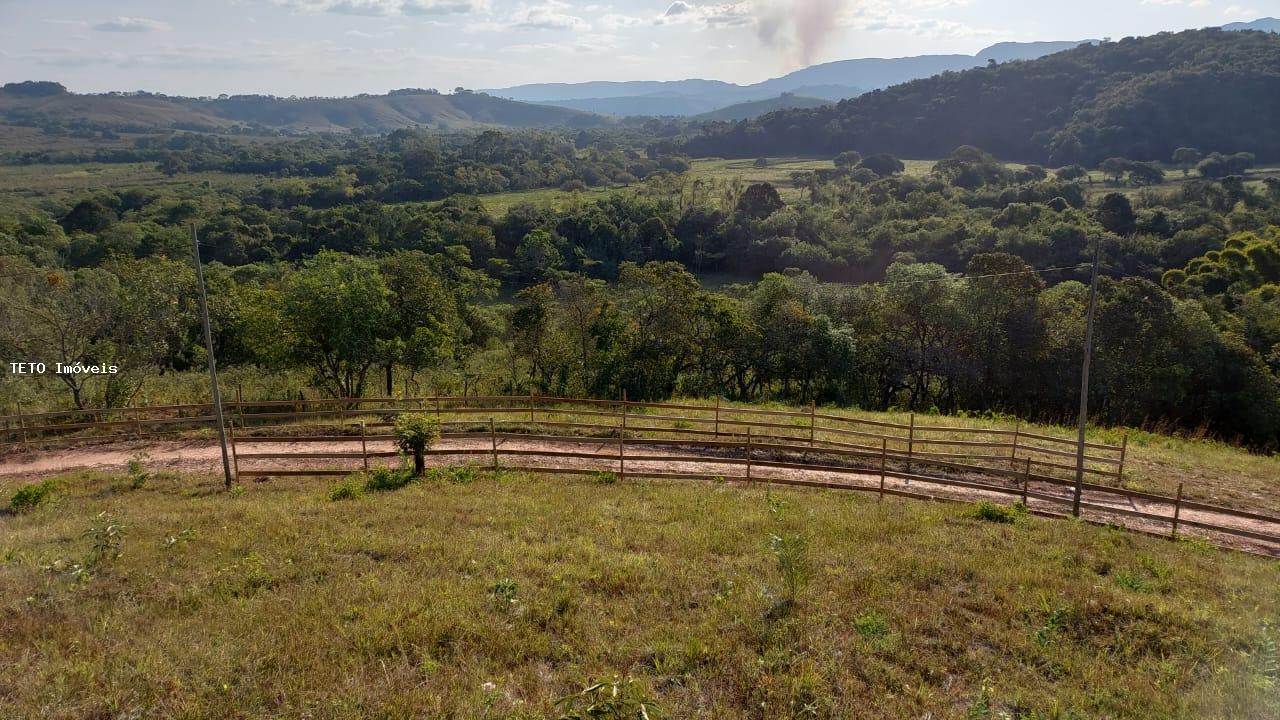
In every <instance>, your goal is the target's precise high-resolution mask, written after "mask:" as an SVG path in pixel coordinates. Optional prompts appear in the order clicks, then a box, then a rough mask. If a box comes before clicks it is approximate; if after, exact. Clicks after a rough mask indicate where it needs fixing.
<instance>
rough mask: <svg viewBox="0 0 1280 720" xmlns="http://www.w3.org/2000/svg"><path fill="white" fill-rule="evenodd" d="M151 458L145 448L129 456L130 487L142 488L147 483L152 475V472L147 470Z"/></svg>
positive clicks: (128, 473) (127, 475) (127, 474)
mask: <svg viewBox="0 0 1280 720" xmlns="http://www.w3.org/2000/svg"><path fill="white" fill-rule="evenodd" d="M150 459H151V455H149V454H148V453H147V452H146V451H145V450H139V451H138V452H136V453H134V454H133V457H131V458H129V469H128V472H127V473H126V477H128V479H129V487H131V488H133V489H134V490H138V489H141V488H142V486H143V485H146V484H147V480H148V479H149V478H150V477H151V473H149V472H147V461H148V460H150Z"/></svg>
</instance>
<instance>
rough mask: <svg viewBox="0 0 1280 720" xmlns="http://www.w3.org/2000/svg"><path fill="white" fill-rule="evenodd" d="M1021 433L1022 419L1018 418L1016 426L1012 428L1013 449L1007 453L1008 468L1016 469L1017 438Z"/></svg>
mask: <svg viewBox="0 0 1280 720" xmlns="http://www.w3.org/2000/svg"><path fill="white" fill-rule="evenodd" d="M1021 433H1022V418H1018V424H1017V425H1015V426H1014V428H1013V449H1011V450H1010V451H1009V467H1011V468H1016V467H1018V436H1019V435H1020V434H1021Z"/></svg>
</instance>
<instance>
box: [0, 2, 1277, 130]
mask: <svg viewBox="0 0 1280 720" xmlns="http://www.w3.org/2000/svg"><path fill="white" fill-rule="evenodd" d="M1223 29H1225V30H1260V31H1264V32H1273V33H1274V32H1280V20H1277V19H1275V18H1263V19H1259V20H1256V21H1253V22H1250V23H1233V24H1231V25H1227V26H1224V28H1223ZM1086 44H1087V45H1094V44H1096V41H1092V40H1084V41H1068V42H1035V43H1015V42H1007V43H999V44H996V45H992V46H991V47H988V48H986V49H984V50H982V51H981V52H979V53H977V54H975V55H921V56H916V57H905V58H862V59H854V60H841V61H837V62H830V63H824V64H821V65H814V66H811V67H807V68H804V69H802V70H797V71H795V72H792V73H789V74H787V75H784V76H782V77H778V78H773V79H770V80H765V81H762V82H758V83H754V84H750V85H737V84H733V83H728V82H723V81H719V80H698V79H691V80H675V81H637V82H587V83H543V84H535V85H521V86H517V87H511V88H504V89H497V90H489V91H483V92H470V91H465V90H464V91H459V92H455V93H453V94H443V93H439V92H436V91H433V90H419V89H408V90H397V91H392V92H390V93H388V94H386V95H358V96H355V97H345V98H327V97H313V98H295V97H289V98H284V97H276V96H271V95H235V96H226V95H223V96H219V97H217V98H207V97H206V98H190V97H174V96H168V95H161V94H157V93H145V92H138V93H103V94H77V93H71V92H68V91H67V89H66V88H65V87H63V86H62V85H60V84H58V83H56V82H47V81H41V82H31V81H28V82H20V83H9V84H7V85H4V86H2V87H0V125H5V124H7V125H16V126H26V127H38V128H44V129H51V130H54V131H55V132H81V133H83V132H93V131H103V130H110V131H116V132H121V131H123V132H149V131H154V130H157V129H186V130H197V131H212V132H236V131H241V132H286V133H304V132H345V131H353V130H359V131H368V132H389V131H392V130H395V129H398V128H404V127H427V128H432V129H438V130H462V129H469V128H481V127H495V126H503V127H516V128H527V127H572V128H590V127H601V126H609V125H613V124H616V123H617V122H618V121H617V119H616V118H610V117H608V116H680V117H687V118H690V119H692V120H694V121H737V120H743V119H747V118H753V117H757V116H761V115H765V114H767V113H774V112H779V111H786V110H789V109H796V110H797V111H799V112H807V113H819V112H821V111H823V108H824V107H826V106H827V105H826V104H827V103H831V102H834V101H840V100H844V101H845V102H847V99H848V98H855V97H859V96H863V97H866V96H869V95H874V94H877V93H880V92H884V91H885V90H884V89H885V88H894V87H896V86H901V85H902V84H904V83H909V82H912V81H917V80H920V79H923V78H933V77H936V76H939V75H941V74H943V73H951V74H954V73H956V72H963V71H966V70H973V69H980V68H987V67H989V66H995V67H1009V66H1010V64H1011V63H1012V61H1034V60H1037V59H1041V58H1044V57H1046V56H1051V55H1057V54H1062V53H1063V52H1071V51H1072V50H1073V49H1075V48H1077V47H1079V46H1081V45H1086ZM1017 64H1023V63H1017ZM1105 77H1106V76H1104V78H1105ZM995 124H997V125H998V124H999V123H995Z"/></svg>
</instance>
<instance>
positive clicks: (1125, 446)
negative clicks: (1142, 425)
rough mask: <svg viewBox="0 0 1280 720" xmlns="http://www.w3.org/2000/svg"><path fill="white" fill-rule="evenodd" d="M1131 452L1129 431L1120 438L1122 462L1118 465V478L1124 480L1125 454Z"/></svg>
mask: <svg viewBox="0 0 1280 720" xmlns="http://www.w3.org/2000/svg"><path fill="white" fill-rule="evenodd" d="M1128 452H1129V433H1125V434H1124V437H1123V438H1122V439H1121V440H1120V464H1119V465H1118V466H1117V467H1116V480H1118V481H1123V480H1124V456H1125V455H1127V454H1128Z"/></svg>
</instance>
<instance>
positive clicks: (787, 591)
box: [765, 534, 810, 619]
mask: <svg viewBox="0 0 1280 720" xmlns="http://www.w3.org/2000/svg"><path fill="white" fill-rule="evenodd" d="M769 552H770V553H772V554H773V557H774V560H776V561H777V563H778V574H779V575H781V576H782V586H783V597H782V599H780V600H779V601H778V602H776V603H774V604H773V606H772V607H770V608H769V610H768V611H767V612H766V613H765V617H767V618H770V619H774V618H780V617H785V616H786V615H787V614H789V613H790V612H791V609H792V608H794V607H795V604H796V602H797V601H798V600H799V597H800V592H801V591H802V590H804V588H805V586H806V585H808V583H809V575H810V570H809V544H808V541H807V540H806V539H805V538H804V536H803V535H786V534H782V535H779V534H773V535H770V536H769Z"/></svg>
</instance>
